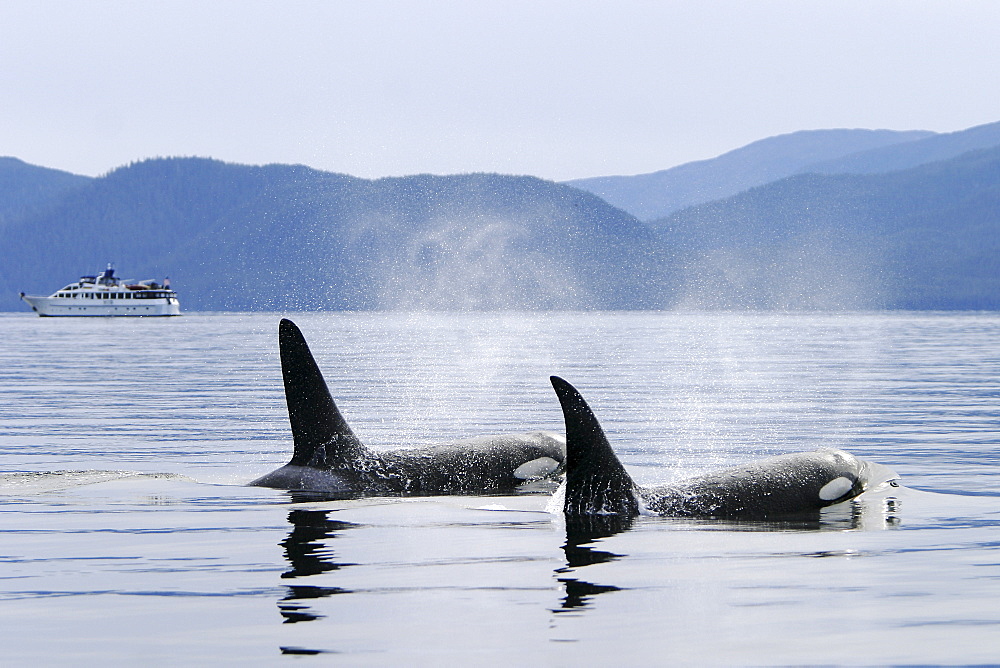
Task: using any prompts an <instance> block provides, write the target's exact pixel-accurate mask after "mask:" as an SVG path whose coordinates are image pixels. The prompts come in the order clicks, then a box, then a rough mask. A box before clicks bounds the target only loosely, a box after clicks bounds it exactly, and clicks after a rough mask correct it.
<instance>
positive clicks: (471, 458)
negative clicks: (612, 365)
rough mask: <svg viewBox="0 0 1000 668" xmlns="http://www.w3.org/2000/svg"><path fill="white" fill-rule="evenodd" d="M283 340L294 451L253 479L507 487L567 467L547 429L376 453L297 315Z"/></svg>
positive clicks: (299, 485)
mask: <svg viewBox="0 0 1000 668" xmlns="http://www.w3.org/2000/svg"><path fill="white" fill-rule="evenodd" d="M278 346H279V350H280V356H281V375H282V380H283V381H284V386H285V402H286V404H287V405H288V419H289V422H290V423H291V428H292V439H293V442H294V450H293V454H292V459H291V461H290V462H288V464H286V465H285V466H282V467H281V468H279V469H277V470H275V471H272V472H271V473H268V474H267V475H264V476H262V477H260V478H258V479H256V480H254V481H253V482H251V483H250V485H255V486H259V487H274V488H278V489H288V490H298V491H307V492H321V493H327V494H335V495H345V496H361V495H364V496H376V495H393V494H414V495H416V494H420V495H430V494H479V493H499V492H507V491H514V490H516V489H517V488H518V487H519V486H520V485H522V484H524V483H525V482H527V481H531V480H537V479H540V478H545V477H548V476H550V475H552V474H555V473H557V472H559V471H561V469H562V463H563V462H564V461H565V443H564V441H563V439H562V437H561V436H559V435H558V434H553V433H549V432H542V431H539V432H533V433H528V434H513V435H500V436H481V437H477V438H472V439H468V440H463V441H457V442H455V443H450V444H444V445H437V446H431V447H422V448H401V449H398V450H391V451H382V452H375V451H373V450H371V449H369V448H367V447H365V446H364V445H363V444H362V443H361V441H360V440H359V439H358V437H357V436H355V435H354V432H353V431H351V428H350V427H349V426H348V424H347V421H346V420H345V419H344V416H343V415H341V414H340V411H339V410H338V409H337V405H336V404H335V403H334V401H333V397H332V396H330V390H329V389H328V388H327V385H326V381H325V380H324V379H323V375H322V373H321V372H320V370H319V367H318V366H317V364H316V360H315V359H313V356H312V352H311V351H310V350H309V346H308V344H307V343H306V340H305V338H304V337H303V336H302V332H301V331H299V328H298V327H297V326H296V325H295V323H293V322H292V321H291V320H287V319H283V320H282V321H281V323H280V324H279V326H278Z"/></svg>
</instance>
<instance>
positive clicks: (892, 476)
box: [551, 376, 899, 520]
mask: <svg viewBox="0 0 1000 668" xmlns="http://www.w3.org/2000/svg"><path fill="white" fill-rule="evenodd" d="M551 381H552V386H553V387H554V388H555V391H556V394H557V395H558V397H559V402H560V404H561V405H562V409H563V417H564V419H565V421H566V465H565V468H566V480H565V490H560V493H562V492H563V491H564V492H565V500H564V501H563V503H562V509H563V512H564V514H565V515H566V516H567V518H583V519H586V518H588V517H589V518H595V517H605V518H614V517H618V518H623V519H628V520H630V519H631V518H632V517H635V516H637V515H639V514H643V513H647V514H652V515H662V516H670V517H704V518H728V519H767V518H771V517H780V516H788V515H797V514H807V513H812V512H816V511H818V510H820V509H821V508H824V507H826V506H831V505H833V504H836V503H842V502H844V501H847V500H849V499H852V498H854V497H856V496H857V495H859V494H861V493H862V492H863V491H865V490H867V489H871V488H874V487H876V486H878V485H880V484H881V483H891V482H892V481H894V480H897V479H898V478H899V476H898V475H896V473H895V472H893V471H892V470H891V469H889V468H888V467H885V466H883V465H881V464H875V463H873V462H866V461H863V460H860V459H857V458H856V457H854V456H853V455H851V454H849V453H847V452H844V451H842V450H835V449H820V450H816V451H814V452H801V453H794V454H787V455H779V456H777V457H770V458H768V459H762V460H758V461H754V462H750V463H748V464H745V465H743V466H737V467H735V468H731V469H726V470H724V471H719V472H717V473H710V474H707V475H702V476H698V477H696V478H691V479H688V480H682V481H680V482H677V483H673V484H669V485H662V486H658V487H640V486H638V485H636V484H635V482H633V480H632V478H631V476H629V474H628V472H627V471H626V470H625V467H624V466H623V465H622V463H621V461H620V460H619V459H618V457H617V456H616V455H615V453H614V450H613V449H612V448H611V444H610V443H609V442H608V439H607V437H606V436H605V434H604V430H603V429H602V428H601V425H600V423H599V422H598V420H597V417H596V416H595V415H594V413H593V411H592V410H591V409H590V406H588V405H587V402H586V401H585V400H584V398H583V396H582V395H581V394H580V393H579V392H578V391H577V389H576V388H575V387H573V386H572V385H570V384H569V383H568V382H566V381H565V380H563V379H562V378H559V377H558V376H552V377H551ZM893 484H894V483H893Z"/></svg>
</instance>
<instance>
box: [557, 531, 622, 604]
mask: <svg viewBox="0 0 1000 668" xmlns="http://www.w3.org/2000/svg"><path fill="white" fill-rule="evenodd" d="M631 526H632V518H631V517H619V516H615V515H595V516H590V517H575V518H566V543H565V544H564V545H563V552H564V553H565V555H566V566H564V567H562V568H558V569H556V573H572V572H574V571H576V570H577V569H580V568H583V567H585V566H590V565H592V564H602V563H607V562H609V561H615V560H616V559H621V558H622V557H624V556H625V555H622V554H615V553H614V552H605V551H603V550H597V549H594V547H592V545H593V544H594V543H596V542H599V541H600V540H601V539H602V538H608V537H610V536H614V535H615V534H618V533H621V532H623V531H627V530H628V529H629V528H630V527H631ZM559 582H561V583H562V585H563V589H564V591H565V593H566V595H565V596H564V597H563V599H562V603H561V604H560V607H559V608H557V609H556V610H553V612H567V611H569V610H573V609H575V608H585V607H587V606H589V605H590V599H591V598H592V597H594V596H596V595H597V594H604V593H606V592H609V591H621V588H620V587H615V586H614V585H600V584H594V583H592V582H586V581H584V580H580V579H577V578H559Z"/></svg>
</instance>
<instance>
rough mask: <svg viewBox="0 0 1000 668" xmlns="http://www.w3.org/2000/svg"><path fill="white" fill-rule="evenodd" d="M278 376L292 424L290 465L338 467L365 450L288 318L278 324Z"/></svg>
mask: <svg viewBox="0 0 1000 668" xmlns="http://www.w3.org/2000/svg"><path fill="white" fill-rule="evenodd" d="M278 348H279V350H280V352H281V377H282V380H283V381H284V383H285V403H286V404H287V405H288V421H289V422H290V423H291V426H292V440H293V442H294V444H295V449H294V452H293V454H292V461H290V462H289V464H291V465H293V466H311V467H314V468H323V469H339V468H343V467H345V466H349V465H350V463H351V462H354V461H357V460H358V459H360V458H363V457H366V456H367V455H368V454H369V453H368V450H367V448H365V446H364V445H362V443H361V441H360V440H358V437H357V436H355V435H354V432H353V431H351V428H350V427H349V426H348V425H347V421H346V420H345V419H344V416H343V415H341V414H340V410H339V409H338V408H337V404H336V403H334V401H333V397H332V396H330V390H329V388H327V386H326V381H325V380H324V379H323V374H322V373H320V370H319V366H317V365H316V360H315V359H313V356H312V352H311V351H310V350H309V345H308V344H307V343H306V339H305V337H304V336H302V332H301V331H299V328H298V327H297V326H296V325H295V323H294V322H292V321H291V320H288V319H285V318H283V319H282V320H281V323H280V324H279V325H278Z"/></svg>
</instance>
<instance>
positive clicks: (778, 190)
mask: <svg viewBox="0 0 1000 668" xmlns="http://www.w3.org/2000/svg"><path fill="white" fill-rule="evenodd" d="M650 224H651V225H652V226H653V227H654V228H655V229H657V230H659V232H660V234H661V235H662V237H663V238H664V240H665V243H667V244H668V246H670V247H671V248H672V249H673V251H674V252H675V253H676V255H677V256H678V257H679V258H683V262H682V264H683V270H682V272H681V275H679V276H677V281H678V284H679V286H680V288H679V292H678V294H677V303H678V304H679V305H682V306H688V307H692V308H730V307H737V308H764V309H773V308H779V309H780V308H819V309H829V308H834V309H836V308H859V307H862V308H863V307H870V308H884V307H889V308H913V309H991V310H995V309H1000V147H997V148H992V149H986V150H979V151H972V152H969V153H965V154H963V155H960V156H958V157H956V158H952V159H950V160H944V161H939V162H934V163H929V164H925V165H922V166H919V167H916V168H913V169H908V170H902V171H898V172H892V173H887V174H871V175H818V174H805V175H800V176H795V177H791V178H788V179H785V180H781V181H777V182H775V183H772V184H768V185H766V186H761V187H759V188H754V189H752V190H749V191H747V192H744V193H741V194H739V195H737V196H735V197H731V198H728V199H724V200H720V201H718V202H713V203H710V204H705V205H702V206H698V207H693V208H690V209H687V210H685V211H681V212H679V213H676V214H674V215H673V216H670V217H668V218H664V219H661V220H658V221H654V222H652V223H650Z"/></svg>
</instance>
